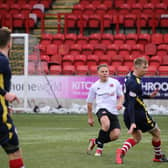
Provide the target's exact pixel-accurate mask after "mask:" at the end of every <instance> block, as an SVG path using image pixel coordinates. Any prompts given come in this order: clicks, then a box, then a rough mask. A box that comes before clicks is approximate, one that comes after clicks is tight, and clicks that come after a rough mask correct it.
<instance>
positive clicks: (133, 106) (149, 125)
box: [116, 58, 168, 164]
mask: <svg viewBox="0 0 168 168" xmlns="http://www.w3.org/2000/svg"><path fill="white" fill-rule="evenodd" d="M147 68H148V62H147V60H146V59H145V58H137V59H135V60H134V71H133V72H131V73H130V74H128V76H127V77H126V79H125V85H124V94H125V103H124V106H125V111H124V122H125V125H126V127H127V128H128V133H129V134H131V135H132V138H129V139H127V140H126V141H125V142H124V144H123V146H122V148H121V149H117V150H116V163H117V164H122V163H123V157H124V156H125V155H126V153H127V152H128V150H129V149H131V148H132V147H133V146H135V145H136V144H138V143H139V142H140V141H141V138H142V132H149V133H150V134H151V135H152V146H153V149H154V154H155V156H154V158H153V161H154V162H167V161H168V159H167V158H166V156H165V155H164V154H163V153H162V151H161V138H160V129H159V127H158V125H157V123H156V122H155V121H154V120H153V119H152V117H151V116H150V115H149V114H148V111H147V109H146V106H145V104H144V102H143V98H153V97H155V96H156V94H157V93H158V90H155V91H154V92H153V93H152V94H151V95H150V96H148V95H143V93H142V87H141V77H143V76H144V75H145V73H146V72H147Z"/></svg>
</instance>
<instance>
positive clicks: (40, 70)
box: [36, 61, 49, 75]
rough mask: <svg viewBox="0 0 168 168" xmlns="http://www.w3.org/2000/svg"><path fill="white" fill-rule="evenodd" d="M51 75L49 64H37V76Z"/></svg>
mask: <svg viewBox="0 0 168 168" xmlns="http://www.w3.org/2000/svg"><path fill="white" fill-rule="evenodd" d="M48 73H49V69H48V63H47V62H45V61H43V62H41V63H39V64H37V69H36V74H39V75H41V74H48Z"/></svg>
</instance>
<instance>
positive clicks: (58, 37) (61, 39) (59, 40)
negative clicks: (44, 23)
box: [52, 33, 65, 45]
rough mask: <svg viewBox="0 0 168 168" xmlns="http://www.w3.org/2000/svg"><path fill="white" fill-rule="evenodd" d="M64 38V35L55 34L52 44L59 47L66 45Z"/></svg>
mask: <svg viewBox="0 0 168 168" xmlns="http://www.w3.org/2000/svg"><path fill="white" fill-rule="evenodd" d="M64 38H65V37H64V34H61V33H57V34H54V35H53V38H52V43H53V44H57V45H61V44H64Z"/></svg>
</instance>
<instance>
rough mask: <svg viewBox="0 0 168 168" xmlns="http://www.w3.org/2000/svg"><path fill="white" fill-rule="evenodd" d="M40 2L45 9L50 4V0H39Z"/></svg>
mask: <svg viewBox="0 0 168 168" xmlns="http://www.w3.org/2000/svg"><path fill="white" fill-rule="evenodd" d="M40 3H41V4H43V5H44V7H45V8H46V9H48V8H50V6H51V4H52V0H40Z"/></svg>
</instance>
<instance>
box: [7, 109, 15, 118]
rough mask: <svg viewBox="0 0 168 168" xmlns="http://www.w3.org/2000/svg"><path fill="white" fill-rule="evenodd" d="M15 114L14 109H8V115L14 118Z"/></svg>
mask: <svg viewBox="0 0 168 168" xmlns="http://www.w3.org/2000/svg"><path fill="white" fill-rule="evenodd" d="M13 112H14V110H13V108H12V107H8V114H9V115H10V116H12V114H13Z"/></svg>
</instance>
